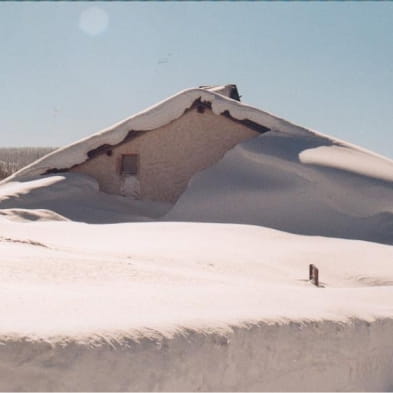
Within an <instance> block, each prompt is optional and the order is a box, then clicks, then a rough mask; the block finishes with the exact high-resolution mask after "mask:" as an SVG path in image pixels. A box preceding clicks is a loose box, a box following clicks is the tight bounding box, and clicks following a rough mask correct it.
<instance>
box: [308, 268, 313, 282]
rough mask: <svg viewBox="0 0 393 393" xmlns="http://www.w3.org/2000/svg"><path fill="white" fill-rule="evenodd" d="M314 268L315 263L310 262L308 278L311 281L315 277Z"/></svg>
mask: <svg viewBox="0 0 393 393" xmlns="http://www.w3.org/2000/svg"><path fill="white" fill-rule="evenodd" d="M313 269H314V265H313V264H310V265H309V266H308V279H309V280H310V281H311V280H312V277H313Z"/></svg>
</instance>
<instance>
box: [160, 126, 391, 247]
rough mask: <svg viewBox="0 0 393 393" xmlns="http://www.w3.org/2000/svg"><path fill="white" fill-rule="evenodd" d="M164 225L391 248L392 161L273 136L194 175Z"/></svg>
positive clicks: (308, 139)
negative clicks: (251, 229) (268, 230)
mask: <svg viewBox="0 0 393 393" xmlns="http://www.w3.org/2000/svg"><path fill="white" fill-rule="evenodd" d="M165 218H166V219H167V220H169V221H178V220H182V221H207V222H229V223H245V224H256V225H262V226H268V227H272V228H277V229H280V230H284V231H289V232H293V233H300V234H308V235H321V236H330V237H341V238H352V239H362V240H368V241H376V242H382V243H388V244H393V161H391V160H389V159H385V158H383V157H379V156H376V155H373V154H371V153H367V152H365V151H361V150H358V149H353V148H351V147H349V146H346V147H344V146H338V145H337V144H336V143H334V142H333V141H332V140H330V139H329V138H326V137H322V136H317V135H313V136H311V135H289V134H283V133H281V132H269V133H266V134H263V135H261V136H259V137H257V138H253V139H250V140H248V141H246V142H243V143H241V144H239V145H238V146H236V147H235V148H234V149H233V150H231V151H230V152H228V153H227V154H226V155H225V156H224V158H223V159H222V160H221V161H219V162H218V163H217V164H216V165H214V166H213V167H210V168H208V169H206V170H204V171H202V172H200V173H199V174H197V175H195V176H194V177H193V178H192V179H191V182H190V184H189V187H188V189H187V190H186V191H185V192H184V193H183V195H182V196H181V197H180V199H179V200H178V201H177V203H176V204H175V206H174V208H173V209H172V210H171V211H170V212H169V213H168V215H167V216H166V217H165Z"/></svg>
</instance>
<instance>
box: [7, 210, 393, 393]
mask: <svg viewBox="0 0 393 393" xmlns="http://www.w3.org/2000/svg"><path fill="white" fill-rule="evenodd" d="M0 220H2V221H1V226H0V279H1V282H2V285H1V287H0V296H1V299H2V301H1V303H0V315H1V316H2V323H1V324H0V342H1V351H0V390H9V391H13V390H39V391H47V390H69V391H74V390H85V391H91V390H108V391H115V390H121V391H123V390H138V391H150V390H166V391H168V390H169V391H176V390H182V391H187V390H190V391H193V390H303V391H304V390H325V391H326V390H389V389H391V388H392V386H393V377H392V374H391V369H392V366H393V364H392V361H393V344H392V342H391V340H390V336H391V330H392V327H393V319H392V316H393V296H392V295H393V286H392V283H393V270H392V269H391V261H392V258H393V247H391V246H385V245H380V244H375V243H368V242H362V241H352V240H340V239H327V238H318V237H307V236H298V235H290V234H287V233H283V232H279V231H276V230H272V229H267V228H261V227H254V226H245V225H227V224H192V223H183V224H182V223H128V224H111V225H91V224H83V223H75V222H69V221H68V222H44V221H39V222H32V223H18V222H12V221H9V220H6V219H5V218H0ZM309 263H315V264H316V265H317V266H318V267H319V269H320V278H321V281H322V285H323V287H321V288H316V287H314V286H312V285H311V284H310V283H308V281H307V275H308V264H309ZM344 300H345V301H344ZM359 343H361V345H359ZM108 370H110V371H108Z"/></svg>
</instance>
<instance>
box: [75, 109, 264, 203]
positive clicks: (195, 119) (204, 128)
mask: <svg viewBox="0 0 393 393" xmlns="http://www.w3.org/2000/svg"><path fill="white" fill-rule="evenodd" d="M257 135H259V134H258V133H257V132H256V131H253V130H251V129H249V128H247V127H245V126H243V125H242V124H239V123H235V122H234V121H232V120H230V119H227V118H225V117H223V116H219V115H215V114H214V113H213V112H211V110H209V109H206V110H205V111H204V113H199V112H198V111H197V110H194V109H193V110H191V111H189V112H187V113H185V114H184V115H183V116H182V117H181V118H179V119H177V120H175V121H173V122H172V123H170V124H168V125H166V126H164V127H160V128H157V129H156V130H152V131H148V132H145V133H143V134H141V136H138V137H137V138H135V139H132V140H130V141H128V142H125V143H123V144H121V145H119V146H117V147H115V148H113V149H112V155H111V156H108V155H107V154H105V153H103V154H101V155H99V156H96V157H94V158H92V159H89V160H87V161H86V162H84V163H83V164H80V165H78V166H76V167H74V168H72V169H71V171H73V172H80V173H85V174H88V175H90V176H93V177H94V178H96V179H97V181H98V183H99V185H100V189H101V191H104V192H107V193H110V194H120V190H121V181H122V180H121V175H120V171H119V162H120V159H121V155H122V154H132V153H136V154H139V169H138V175H137V176H138V180H139V182H140V190H141V192H140V197H141V199H148V200H157V201H166V202H175V201H176V200H177V199H178V197H179V196H180V194H181V193H182V192H183V191H184V190H185V188H186V187H187V184H188V181H189V179H190V178H191V177H192V176H193V175H194V174H195V173H196V172H198V171H200V170H202V169H205V168H207V167H209V166H211V165H212V164H214V163H215V162H216V161H218V160H219V159H220V158H221V157H222V156H223V155H224V154H225V152H227V151H228V150H229V149H231V148H232V147H233V146H235V145H236V144H238V143H239V142H241V141H243V140H245V139H248V138H251V137H254V136H257Z"/></svg>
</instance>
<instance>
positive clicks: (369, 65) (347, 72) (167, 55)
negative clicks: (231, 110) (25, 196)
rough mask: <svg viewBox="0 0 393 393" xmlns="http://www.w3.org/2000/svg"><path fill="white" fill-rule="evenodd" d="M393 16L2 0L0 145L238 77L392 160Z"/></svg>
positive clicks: (73, 136)
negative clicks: (4, 1)
mask: <svg viewBox="0 0 393 393" xmlns="http://www.w3.org/2000/svg"><path fill="white" fill-rule="evenodd" d="M97 9H98V10H97ZM392 26H393V3H392V2H374V3H373V2H358V3H357V2H327V3H322V2H315V3H313V2H295V3H291V2H271V3H269V2H239V3H236V2H216V3H213V2H211V3H209V2H186V3H182V2H161V3H156V2H147V3H143V2H136V3H133V2H119V3H116V2H106V3H105V2H102V3H101V2H86V3H83V2H69V3H67V2H59V3H55V2H53V3H51V2H48V3H46V2H37V3H34V2H33V3H30V2H21V3H16V2H9V3H7V2H6V3H0V50H1V52H0V53H1V57H0V60H1V61H0V92H1V93H0V108H1V116H0V137H1V146H60V145H63V144H66V143H70V142H73V141H75V140H77V139H79V138H82V137H84V136H87V135H89V134H91V133H93V132H96V131H99V130H100V129H103V128H105V127H107V126H109V125H111V124H113V123H115V122H118V121H119V120H121V119H123V118H126V117H128V116H130V115H132V114H134V113H135V112H137V111H139V110H142V109H144V108H146V107H148V106H150V105H152V104H155V103H156V102H158V101H159V100H162V99H164V98H166V97H168V96H169V95H172V94H175V93H176V92H178V91H179V90H182V89H185V88H189V87H195V86H199V85H203V84H225V83H236V84H237V85H238V88H239V91H240V94H241V95H242V100H243V102H245V103H247V104H251V105H253V106H256V107H259V108H261V109H264V110H267V111H269V112H272V113H274V114H277V115H279V116H281V117H284V118H286V119H287V120H290V121H293V122H295V123H298V124H300V125H303V126H306V127H310V128H313V129H316V130H318V131H320V132H324V133H326V134H329V135H334V136H336V137H338V138H341V139H344V140H347V141H349V142H352V143H356V144H358V145H361V146H363V147H366V148H368V149H370V150H374V151H376V152H379V153H381V154H384V155H386V156H389V157H391V158H393V137H392V132H393V27H392Z"/></svg>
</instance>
